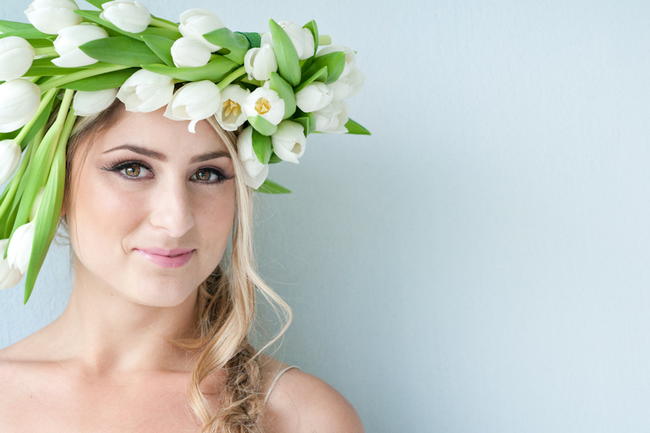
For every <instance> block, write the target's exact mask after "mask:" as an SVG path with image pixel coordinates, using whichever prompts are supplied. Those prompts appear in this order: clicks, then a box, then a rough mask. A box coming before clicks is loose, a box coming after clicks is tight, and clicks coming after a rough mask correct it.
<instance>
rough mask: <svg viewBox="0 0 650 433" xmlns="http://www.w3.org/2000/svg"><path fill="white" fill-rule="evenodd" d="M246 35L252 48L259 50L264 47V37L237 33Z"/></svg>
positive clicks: (256, 34) (251, 33) (255, 34)
mask: <svg viewBox="0 0 650 433" xmlns="http://www.w3.org/2000/svg"><path fill="white" fill-rule="evenodd" d="M235 33H239V34H241V35H244V36H245V37H246V39H248V44H249V45H250V48H259V47H260V46H261V45H262V36H261V35H260V34H259V33H255V32H235Z"/></svg>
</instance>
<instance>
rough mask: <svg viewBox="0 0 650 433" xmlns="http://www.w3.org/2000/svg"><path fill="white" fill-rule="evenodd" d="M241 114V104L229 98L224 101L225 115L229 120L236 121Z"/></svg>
mask: <svg viewBox="0 0 650 433" xmlns="http://www.w3.org/2000/svg"><path fill="white" fill-rule="evenodd" d="M240 114H241V105H239V104H238V103H236V102H235V101H233V100H232V99H228V100H227V101H225V102H224V103H223V115H224V117H225V118H226V119H227V120H228V121H229V122H234V121H235V120H236V119H237V117H238V116H239V115H240Z"/></svg>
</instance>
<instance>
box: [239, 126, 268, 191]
mask: <svg viewBox="0 0 650 433" xmlns="http://www.w3.org/2000/svg"><path fill="white" fill-rule="evenodd" d="M237 156H238V158H239V160H240V161H241V162H242V164H243V165H244V182H245V183H246V185H248V186H250V187H251V188H253V189H257V188H259V187H260V185H262V184H263V183H264V181H265V180H266V177H267V176H268V175H269V165H268V164H262V163H261V162H260V160H259V159H257V155H256V154H255V151H254V150H253V127H252V126H247V127H246V128H244V130H243V131H242V132H241V133H240V134H239V136H238V137H237Z"/></svg>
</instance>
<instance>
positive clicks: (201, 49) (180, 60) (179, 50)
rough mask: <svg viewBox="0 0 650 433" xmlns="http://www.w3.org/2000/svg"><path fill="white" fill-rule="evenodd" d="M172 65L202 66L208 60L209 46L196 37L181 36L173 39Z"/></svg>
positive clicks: (209, 54)
mask: <svg viewBox="0 0 650 433" xmlns="http://www.w3.org/2000/svg"><path fill="white" fill-rule="evenodd" d="M171 53H172V59H173V60H174V65H176V66H177V67H182V66H203V65H205V64H207V63H208V62H209V61H210V56H211V55H212V53H211V52H210V48H209V47H208V46H207V45H206V44H205V43H203V42H201V41H199V40H198V39H194V38H189V37H185V36H183V37H181V38H178V39H176V40H175V41H174V43H173V44H172V48H171Z"/></svg>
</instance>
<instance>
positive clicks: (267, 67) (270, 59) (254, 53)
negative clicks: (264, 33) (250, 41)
mask: <svg viewBox="0 0 650 433" xmlns="http://www.w3.org/2000/svg"><path fill="white" fill-rule="evenodd" d="M244 69H245V70H246V73H247V74H248V79H249V80H260V81H266V80H268V79H269V78H271V72H275V71H277V70H278V62H277V60H276V58H275V53H274V52H273V48H272V47H271V45H269V44H264V45H262V46H261V47H260V48H250V49H249V50H248V51H246V54H245V55H244Z"/></svg>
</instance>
